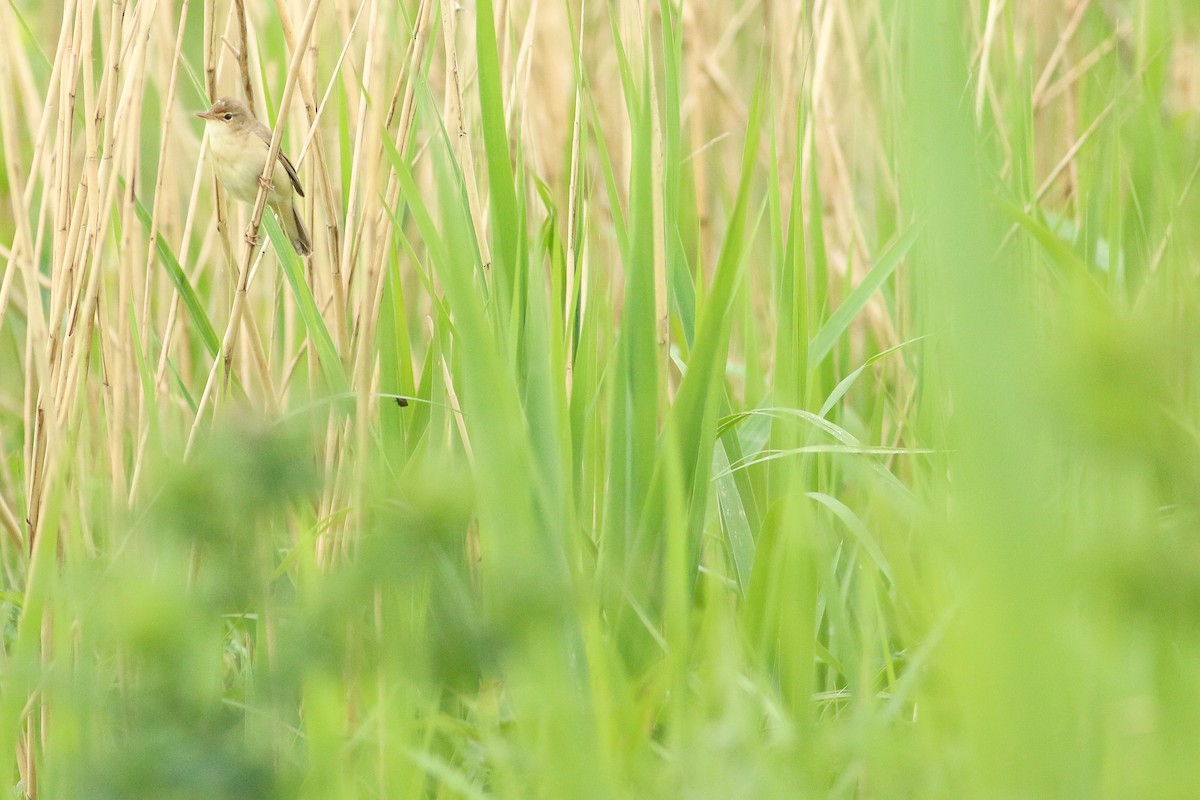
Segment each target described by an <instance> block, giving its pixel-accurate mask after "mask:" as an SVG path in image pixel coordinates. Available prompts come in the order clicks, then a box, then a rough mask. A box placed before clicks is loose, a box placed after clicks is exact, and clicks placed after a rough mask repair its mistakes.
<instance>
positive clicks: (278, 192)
mask: <svg viewBox="0 0 1200 800" xmlns="http://www.w3.org/2000/svg"><path fill="white" fill-rule="evenodd" d="M196 116H197V117H200V118H201V119H203V120H204V121H205V124H206V126H207V127H208V140H209V155H210V156H211V157H212V165H213V171H214V172H215V173H216V175H217V180H218V181H220V182H221V185H222V186H224V187H225V191H227V192H229V194H231V195H233V196H234V197H236V198H237V199H238V200H242V201H244V202H247V203H253V202H254V201H255V200H256V199H257V198H258V187H259V181H260V179H261V178H262V174H263V167H265V166H266V163H267V154H268V153H269V152H270V149H271V129H270V128H268V127H267V126H266V125H263V124H262V123H261V122H259V121H258V120H257V119H255V118H254V114H253V113H251V111H250V108H249V107H248V106H247V105H246V104H245V103H243V102H242V101H241V100H238V99H237V98H234V97H222V98H220V99H219V100H217V102H215V103H213V107H212V108H210V109H209V110H208V111H198V112H196ZM289 184H290V185H289ZM293 187H294V188H295V190H296V193H297V194H299V195H300V196H301V197H304V189H303V188H302V187H301V186H300V176H299V175H297V174H296V167H295V166H293V164H292V162H291V161H290V160H289V159H288V157H287V156H286V155H284V153H283V151H282V150H280V151H279V158H278V159H277V160H276V162H275V168H274V169H273V170H272V171H271V183H270V186H268V187H267V204H268V205H270V206H271V208H272V209H273V210H274V211H275V215H276V216H277V217H279V222H280V224H281V225H282V226H283V230H284V231H285V232H286V233H287V235H288V238H289V239H291V240H292V247H294V248H295V249H296V252H297V253H299V254H300V255H302V256H307V255H309V254H310V253H311V252H312V240H311V239H309V237H308V231H307V230H305V229H304V222H303V221H302V220H301V219H300V212H299V211H297V210H296V203H295V197H294V196H293V194H292V189H293Z"/></svg>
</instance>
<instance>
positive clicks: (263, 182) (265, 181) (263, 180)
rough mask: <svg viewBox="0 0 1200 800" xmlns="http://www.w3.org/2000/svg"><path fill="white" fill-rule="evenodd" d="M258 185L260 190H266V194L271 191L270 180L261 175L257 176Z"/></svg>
mask: <svg viewBox="0 0 1200 800" xmlns="http://www.w3.org/2000/svg"><path fill="white" fill-rule="evenodd" d="M258 185H259V186H261V187H262V188H264V189H266V190H267V191H268V192H269V191H271V179H270V178H264V177H263V176H262V175H259V176H258Z"/></svg>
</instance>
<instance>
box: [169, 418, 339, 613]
mask: <svg viewBox="0 0 1200 800" xmlns="http://www.w3.org/2000/svg"><path fill="white" fill-rule="evenodd" d="M162 472H163V488H162V490H161V493H160V494H159V495H158V496H157V498H155V501H154V503H153V505H152V507H151V509H150V514H149V515H148V517H147V522H146V528H147V543H148V544H149V546H150V547H152V548H164V547H169V546H170V545H171V544H172V543H174V544H175V545H181V546H182V548H183V550H184V551H185V554H184V557H186V558H187V559H188V560H189V564H190V569H191V576H190V577H191V578H192V580H193V581H194V585H195V586H196V587H197V589H199V590H201V591H203V592H204V593H205V594H207V595H208V597H209V598H210V599H211V600H212V601H214V602H215V603H217V604H218V605H220V606H222V607H224V608H227V609H242V608H245V607H246V606H247V604H248V603H250V602H251V598H252V597H254V596H257V595H258V594H260V593H261V591H262V589H263V587H264V585H265V583H266V582H268V581H269V576H270V575H271V573H272V571H273V570H274V568H275V566H276V561H277V560H278V556H277V554H278V553H279V552H280V551H281V550H282V549H285V548H288V547H290V546H291V545H292V542H290V541H287V540H283V539H280V538H279V534H280V530H281V526H279V525H277V524H272V523H274V522H275V521H276V520H277V519H278V517H279V515H280V514H281V512H283V511H285V510H286V509H288V508H289V507H290V506H291V505H292V504H295V503H297V502H299V501H300V500H302V499H303V498H305V497H307V496H311V495H312V493H314V492H315V490H316V489H317V488H318V486H319V481H318V474H317V470H316V467H315V465H314V462H313V458H312V455H311V452H310V449H309V447H308V445H307V442H306V440H305V438H304V436H303V435H302V434H301V433H300V432H299V431H294V430H291V429H286V428H282V427H280V426H268V425H265V424H263V423H259V422H254V421H238V422H235V423H232V424H226V425H224V426H219V427H218V428H217V429H216V430H215V431H214V433H213V434H212V436H211V437H210V438H209V440H208V441H206V442H205V443H204V444H203V445H201V447H200V448H199V449H198V451H197V452H196V453H195V455H194V456H193V457H192V458H191V459H190V460H189V461H187V462H186V463H183V464H174V465H169V466H167V467H165V468H164V469H163V471H162ZM164 534H165V535H166V538H164V537H163V535H164ZM176 555H177V556H178V555H180V554H179V553H177V554H176Z"/></svg>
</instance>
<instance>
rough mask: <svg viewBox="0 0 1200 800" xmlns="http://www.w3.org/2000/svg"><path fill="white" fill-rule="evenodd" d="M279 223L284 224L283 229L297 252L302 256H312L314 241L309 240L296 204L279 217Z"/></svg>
mask: <svg viewBox="0 0 1200 800" xmlns="http://www.w3.org/2000/svg"><path fill="white" fill-rule="evenodd" d="M279 221H280V222H282V223H283V229H284V231H285V232H286V233H287V235H288V238H289V239H291V240H292V247H294V248H295V249H296V252H297V253H299V254H300V255H302V256H307V255H309V254H311V253H312V239H310V238H308V231H307V230H306V229H305V227H304V220H302V219H300V211H299V210H298V209H297V208H296V204H295V203H292V207H291V209H289V210H288V211H287V212H285V213H283V214H280V215H279Z"/></svg>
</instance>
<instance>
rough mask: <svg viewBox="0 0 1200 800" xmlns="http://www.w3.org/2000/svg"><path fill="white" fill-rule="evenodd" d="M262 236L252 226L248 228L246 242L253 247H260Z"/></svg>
mask: <svg viewBox="0 0 1200 800" xmlns="http://www.w3.org/2000/svg"><path fill="white" fill-rule="evenodd" d="M261 241H262V237H260V236H259V235H258V234H256V233H255V232H254V230H253V229H252V228H246V244H248V245H250V247H251V249H253V248H255V247H258V245H259V242H261Z"/></svg>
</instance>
